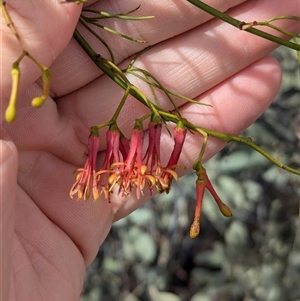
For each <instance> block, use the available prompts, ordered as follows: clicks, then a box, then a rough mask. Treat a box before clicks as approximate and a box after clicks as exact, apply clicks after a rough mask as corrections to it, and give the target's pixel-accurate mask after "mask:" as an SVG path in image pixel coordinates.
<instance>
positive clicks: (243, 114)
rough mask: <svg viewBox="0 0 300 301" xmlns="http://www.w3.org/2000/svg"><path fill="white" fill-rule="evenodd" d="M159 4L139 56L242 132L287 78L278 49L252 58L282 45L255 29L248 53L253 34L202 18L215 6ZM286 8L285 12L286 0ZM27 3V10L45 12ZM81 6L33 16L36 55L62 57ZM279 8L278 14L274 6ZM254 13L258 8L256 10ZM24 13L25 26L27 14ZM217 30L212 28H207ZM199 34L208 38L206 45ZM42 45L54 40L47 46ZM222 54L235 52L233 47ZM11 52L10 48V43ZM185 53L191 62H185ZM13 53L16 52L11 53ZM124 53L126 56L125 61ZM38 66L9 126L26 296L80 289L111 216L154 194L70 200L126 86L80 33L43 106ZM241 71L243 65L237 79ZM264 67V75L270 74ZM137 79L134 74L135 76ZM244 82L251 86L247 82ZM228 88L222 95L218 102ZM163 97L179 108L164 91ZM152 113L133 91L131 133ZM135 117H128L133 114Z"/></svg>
mask: <svg viewBox="0 0 300 301" xmlns="http://www.w3.org/2000/svg"><path fill="white" fill-rule="evenodd" d="M40 2H41V3H40V4H37V5H41V9H43V6H44V5H45V4H43V3H42V1H40ZM53 2H55V3H58V2H56V1H53ZM102 2H104V1H99V2H97V3H96V4H95V5H96V6H97V7H98V8H101V10H103V11H111V9H110V7H109V5H110V4H107V3H102ZM119 2H120V3H121V2H122V4H120V5H121V6H122V7H120V8H118V9H117V12H120V11H128V10H130V9H132V8H133V7H135V6H137V5H135V3H132V2H130V1H119ZM129 2H130V3H129ZM133 2H134V1H133ZM170 2H171V3H172V1H170ZM237 2H243V1H229V3H230V4H229V5H231V6H235V5H237V4H238V3H237ZM262 2H263V3H262ZM267 2H268V1H261V4H260V5H261V8H260V10H261V11H263V10H264V9H265V7H267V5H268V4H267ZM294 2H295V3H294V4H295V6H296V5H297V4H296V1H294ZM155 3H156V2H153V3H152V7H151V10H150V4H146V3H145V4H143V5H142V8H141V11H140V14H141V15H155V11H153V9H157V11H158V12H159V15H158V16H157V18H156V19H155V21H154V22H153V21H152V22H151V21H143V22H144V23H141V25H140V26H141V27H139V29H138V33H137V34H138V35H140V36H142V37H143V38H144V39H145V40H147V41H149V43H150V44H153V45H154V44H157V43H158V42H161V43H160V44H158V45H157V46H155V47H153V48H152V49H151V50H150V51H149V52H147V53H146V54H145V55H144V56H143V57H142V58H141V60H140V64H142V66H145V68H147V69H148V70H150V72H152V73H153V74H154V75H156V76H158V77H159V78H160V79H161V80H162V82H163V83H164V84H166V85H167V86H169V87H176V90H178V91H179V92H180V93H183V94H185V95H187V96H189V97H195V98H196V99H199V100H201V101H204V102H206V103H210V104H212V105H213V106H214V107H213V108H207V107H203V106H199V105H198V106H197V105H191V104H185V105H183V103H179V105H182V106H181V110H182V112H183V114H185V115H184V116H186V117H188V118H189V119H190V120H191V121H193V122H195V123H197V124H199V125H203V126H205V127H208V128H214V129H217V130H219V131H224V132H230V133H238V132H240V131H241V130H242V129H244V128H245V127H246V126H248V125H249V124H250V123H251V122H253V121H254V120H255V119H256V118H257V117H258V116H259V115H260V114H261V112H263V111H264V109H265V108H266V107H267V106H268V104H269V103H270V101H271V100H272V98H273V97H274V94H275V93H276V92H277V88H276V89H272V85H273V87H274V86H276V87H277V86H278V85H279V78H280V71H279V68H278V66H277V65H276V63H275V62H274V61H273V59H271V58H266V59H263V60H261V61H259V62H257V63H255V64H253V65H252V66H250V67H248V68H246V67H247V66H249V65H250V64H251V63H253V62H255V61H257V60H259V59H260V58H262V57H263V56H265V55H266V54H267V53H268V52H269V51H270V50H271V48H272V47H273V45H269V44H268V43H265V42H261V44H258V43H257V41H258V40H257V39H255V38H253V37H249V36H248V39H249V40H247V51H248V52H249V53H250V54H251V55H248V56H246V55H244V53H243V51H245V49H244V47H246V46H245V45H243V44H241V43H236V44H230V45H229V44H228V42H227V41H228V40H230V39H238V38H239V35H241V33H239V32H237V31H235V30H234V29H232V31H230V32H226V34H227V35H228V36H227V37H226V39H225V38H224V34H225V31H226V30H227V28H226V27H224V25H220V24H221V23H220V22H217V21H216V22H215V21H214V22H210V23H209V24H207V25H203V26H199V25H200V23H202V22H203V21H205V20H206V19H205V18H208V17H207V16H205V14H203V13H201V12H199V11H198V10H197V9H192V8H191V6H190V5H188V4H186V3H184V1H182V2H180V4H172V5H170V6H169V7H168V10H166V11H163V9H164V7H159V3H160V1H157V3H156V5H157V7H155ZM46 5H48V4H46ZM153 5H154V6H153ZM222 5H223V7H222ZM218 8H219V9H222V10H226V9H227V8H228V7H225V4H221V7H218ZM273 8H274V6H272V9H273ZM274 9H275V8H274ZM276 9H277V11H280V9H281V8H280V7H279V3H278V7H277V8H276ZM56 10H61V11H63V12H64V14H65V15H63V13H61V14H60V15H57V11H56ZM114 10H115V9H114ZM243 11H247V4H245V5H244V6H239V7H238V8H236V9H235V11H233V14H236V15H239V14H240V13H242V12H243ZM258 11H259V8H258ZM27 13H28V16H27V17H28V18H29V17H31V18H32V17H35V16H30V12H27ZM186 13H189V16H191V17H190V18H189V19H188V20H185V19H183V18H182V16H183V15H185V14H186ZM291 13H292V8H291ZM78 14H79V7H78V6H75V5H73V4H70V5H62V6H58V7H57V8H56V9H52V10H48V13H47V15H46V16H40V17H38V19H36V20H33V21H35V22H36V23H35V26H37V25H36V24H38V25H39V26H40V28H42V29H43V30H41V31H40V32H35V33H34V34H36V37H35V38H36V40H37V41H39V43H40V44H41V45H42V46H41V45H35V47H36V48H34V49H33V52H35V53H34V55H35V56H36V57H38V58H40V57H41V56H42V57H43V59H41V61H43V63H45V64H48V65H49V64H52V61H53V56H54V57H56V55H57V54H59V53H60V52H61V51H62V50H63V48H64V47H65V46H66V45H65V44H66V41H67V40H68V39H69V38H70V37H71V34H72V31H73V29H74V26H75V23H76V20H77V18H78ZM167 14H168V16H167ZM270 14H271V15H276V11H274V12H273V13H272V12H270ZM65 16H67V18H66V17H65ZM54 19H56V20H57V24H56V25H55V28H54V29H53V28H49V27H48V28H47V27H46V25H47V24H49V22H50V20H54ZM167 19H168V22H166V20H167ZM248 19H251V14H249V17H248ZM20 20H21V18H20ZM22 20H25V19H22ZM199 20H201V22H200V21H199ZM109 22H112V21H109ZM113 22H114V24H113V25H112V23H110V24H111V26H114V27H115V28H117V29H118V26H121V25H122V24H124V23H120V22H122V21H113ZM174 22H176V28H174ZM15 24H16V26H17V27H18V17H16V19H15ZM120 24H121V25H120ZM126 24H127V25H126V26H124V27H122V28H121V29H120V31H122V32H124V30H125V31H128V33H129V35H135V34H136V32H134V30H136V27H133V26H134V25H131V24H132V23H129V24H130V25H128V23H126ZM122 26H123V25H122ZM131 26H132V27H131ZM138 26H139V25H138ZM192 28H194V29H193V30H192V31H189V30H190V29H192ZM62 29H64V30H62ZM47 30H48V31H47ZM209 30H210V32H212V36H209V35H207V34H206V33H207V32H209ZM8 33H9V30H7V34H8ZM34 34H33V35H34ZM21 35H22V33H21ZM58 35H59V36H60V38H59V39H57V36H58ZM214 35H215V37H213V36H214ZM199 36H201V39H202V40H201V47H199V43H198V41H199V39H198V37H199ZM216 37H217V38H216ZM110 39H111V42H110V45H111V46H112V48H113V50H114V51H115V53H117V55H116V60H117V62H120V63H121V62H122V61H124V60H125V59H126V58H127V57H129V56H131V55H134V53H136V52H137V51H139V50H141V49H142V47H144V46H143V45H136V44H133V43H132V42H128V41H123V40H120V39H119V38H116V37H113V38H110ZM162 41H163V42H162ZM41 42H42V43H41ZM28 45H29V46H30V43H29V42H28ZM93 46H94V45H93ZM95 48H96V49H98V50H99V53H101V52H103V51H104V50H103V49H102V48H100V49H99V46H96V47H95ZM207 48H208V49H210V51H209V52H208V53H207V52H206V50H205V49H207ZM12 49H13V48H12ZM44 49H45V50H47V51H45V52H43V50H44ZM49 49H50V50H51V51H48V50H49ZM119 49H122V52H121V51H119ZM243 49H244V50H243ZM224 53H227V54H228V55H226V57H225V56H224ZM238 53H242V54H240V55H237V54H238ZM53 54H54V55H53ZM11 55H12V54H11V52H9V53H8V54H7V56H11ZM183 59H184V60H186V62H185V63H182V61H183ZM13 60H15V57H13V58H10V59H9V60H8V61H11V62H12V61H13ZM11 62H8V63H7V65H5V66H4V67H5V68H3V72H5V70H9V68H10V66H11ZM174 62H176V63H175V64H174ZM123 64H124V66H126V62H123ZM30 66H31V65H30V64H29V63H28V62H25V64H24V66H23V68H24V70H25V71H24V74H25V75H24V76H23V79H24V81H23V87H24V88H23V93H22V95H21V96H20V100H19V103H18V116H17V120H16V121H15V123H14V124H11V125H4V128H5V130H6V131H7V132H8V134H9V135H10V137H11V138H12V140H13V141H14V143H15V144H16V146H17V148H18V151H19V171H18V184H17V188H15V186H13V185H12V183H11V182H9V183H8V185H10V186H11V187H10V188H11V191H15V192H16V203H15V209H16V212H15V226H14V229H15V230H14V233H12V232H10V231H7V236H6V237H5V239H7V245H11V246H12V259H11V260H12V263H11V279H10V281H11V291H10V294H11V295H10V296H11V297H10V298H11V300H14V299H16V300H18V299H19V298H20V299H21V298H23V300H24V296H26V298H28V300H46V299H49V300H76V299H77V298H78V295H79V293H80V290H81V287H82V281H83V276H84V271H85V264H88V263H90V262H91V260H92V259H93V258H94V256H95V255H96V253H97V250H98V248H99V245H100V244H101V243H102V242H103V240H104V238H105V237H106V235H107V233H108V231H109V229H110V227H111V224H112V222H113V220H115V219H118V218H121V217H122V216H124V215H126V214H128V213H129V212H131V211H132V210H134V209H135V208H136V207H138V206H139V205H141V204H142V203H143V202H144V201H146V200H147V197H148V196H147V195H145V196H144V197H143V198H142V199H141V200H136V199H135V198H134V196H132V197H129V198H127V199H126V200H124V199H121V198H118V197H117V196H114V198H113V200H112V203H111V204H108V203H107V202H106V201H104V200H99V201H98V202H97V203H93V202H87V203H83V202H79V203H76V202H74V201H72V200H70V199H69V197H68V190H69V189H70V187H71V185H72V183H73V181H74V175H73V171H74V170H75V169H76V168H78V167H79V166H82V165H83V164H84V161H85V155H84V154H85V152H86V143H87V136H88V134H89V127H90V126H91V125H95V124H98V123H102V122H106V121H108V119H109V118H110V117H111V116H112V114H113V113H114V109H115V108H116V106H117V104H118V102H119V101H120V99H121V97H122V91H121V89H116V88H115V87H116V86H115V84H114V83H112V82H111V81H110V79H108V78H107V77H105V76H102V74H101V72H100V71H99V70H98V69H97V68H96V67H95V66H94V65H93V63H92V62H90V61H89V60H88V59H86V56H85V55H84V53H83V51H82V50H81V49H80V47H79V46H78V45H77V44H76V42H75V41H74V40H72V41H71V42H70V43H69V45H68V46H67V48H66V49H65V50H64V52H63V53H62V54H61V55H60V56H59V57H58V58H57V59H56V60H55V61H54V63H53V64H52V66H51V70H52V88H51V89H52V96H55V97H53V98H51V99H48V100H47V101H46V103H45V105H44V106H43V107H42V108H40V109H38V110H36V109H33V108H31V107H30V100H31V99H32V98H33V97H34V96H37V95H39V94H41V89H40V85H39V82H34V83H32V82H33V81H34V80H35V79H36V78H37V77H38V70H33V71H32V70H31V67H30ZM244 68H246V69H244ZM243 69H244V70H243ZM188 71H189V73H188ZM8 72H9V71H8ZM235 73H237V76H235V77H232V78H229V77H230V76H231V75H233V74H235ZM4 74H5V75H6V74H8V73H7V72H6V73H4ZM199 77H201V80H200V81H201V82H199ZM262 77H263V78H264V82H262V81H261V78H262ZM228 78H229V79H228ZM130 80H132V82H133V83H134V82H135V80H134V79H132V78H130ZM224 80H226V81H225V82H222V81H224ZM245 83H246V84H247V85H248V88H247V87H244V90H243V91H238V89H239V88H240V85H242V84H245ZM28 85H29V87H28V88H26V89H25V87H27V86H28ZM257 85H259V87H260V91H259V92H258V91H251V87H254V86H257ZM2 87H4V89H3V91H4V93H3V95H4V97H3V102H4V101H5V99H6V96H7V95H8V94H9V91H10V85H9V82H7V83H6V82H3V85H2ZM208 89H211V90H210V92H209V94H208V93H204V92H205V91H206V90H208ZM250 92H251V93H250ZM200 94H201V95H200ZM199 95H200V96H199ZM220 97H222V98H221V99H222V101H221V102H218V104H217V101H218V100H220ZM164 101H165V103H164ZM162 105H163V106H164V108H166V109H171V107H170V105H168V104H167V101H166V100H164V99H162ZM144 112H146V111H145V109H144V108H143V107H142V106H141V105H139V104H138V103H137V102H136V101H135V100H132V101H131V100H130V101H129V102H128V104H126V106H125V108H124V113H123V115H122V116H123V117H121V119H120V124H119V125H120V127H122V130H124V132H125V133H127V134H128V133H130V129H131V128H132V125H133V122H134V119H135V118H137V117H139V116H140V115H141V114H142V113H144ZM199 114H203V115H202V116H205V120H204V121H203V120H200V121H197V120H198V118H199ZM127 116H130V120H128V118H127ZM104 136H105V135H104V132H101V137H104ZM102 140H104V139H102ZM222 145H223V144H222V143H221V142H218V141H212V142H211V144H210V146H209V147H208V152H207V155H206V158H209V157H210V156H212V155H213V154H215V153H216V152H217V151H218V150H219V149H220V148H221V147H222ZM195 146H196V147H195ZM171 148H172V145H170V146H168V145H166V147H165V149H164V152H165V156H167V154H168V153H169V152H170V149H171ZM199 148H200V142H199V137H192V136H191V137H189V138H188V141H187V144H186V149H188V150H189V151H188V152H183V156H182V164H184V165H187V166H191V164H192V161H193V159H195V157H196V155H197V151H198V150H199ZM101 150H102V152H103V151H104V150H105V141H102V143H101ZM102 155H103V154H102ZM4 204H5V206H6V207H7V209H6V212H7V213H8V215H9V212H11V214H12V215H9V216H10V217H11V216H13V213H12V212H13V210H14V203H13V202H12V201H11V199H9V200H7V201H6V203H4ZM7 220H8V223H7V227H9V225H10V224H13V223H14V220H13V218H8V219H7ZM5 227H6V225H5ZM12 235H13V236H12ZM12 237H13V239H12ZM8 250H9V248H8ZM7 258H9V257H7ZM7 262H8V263H9V260H8V261H7ZM7 267H8V268H9V265H7ZM13 287H15V289H13Z"/></svg>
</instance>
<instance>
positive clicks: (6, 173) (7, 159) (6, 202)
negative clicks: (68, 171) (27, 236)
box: [0, 133, 18, 300]
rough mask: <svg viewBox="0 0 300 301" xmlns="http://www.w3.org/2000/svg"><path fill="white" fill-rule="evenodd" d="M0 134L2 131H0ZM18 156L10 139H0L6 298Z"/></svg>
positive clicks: (1, 267) (0, 246)
mask: <svg viewBox="0 0 300 301" xmlns="http://www.w3.org/2000/svg"><path fill="white" fill-rule="evenodd" d="M1 136H2V133H1ZM17 166H18V156H17V150H16V147H15V145H14V144H13V143H12V142H11V141H7V140H2V138H1V140H0V273H1V274H0V299H1V300H8V299H9V298H8V294H9V281H10V278H11V277H10V270H11V252H12V245H13V234H14V216H15V214H14V212H15V198H16V190H17Z"/></svg>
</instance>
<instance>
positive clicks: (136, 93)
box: [74, 0, 300, 175]
mask: <svg viewBox="0 0 300 301" xmlns="http://www.w3.org/2000/svg"><path fill="white" fill-rule="evenodd" d="M188 1H189V0H188ZM74 37H75V39H76V40H77V42H78V43H79V44H80V45H81V47H82V48H83V49H84V50H85V52H86V53H87V54H88V55H89V57H90V58H91V59H92V60H93V62H94V63H95V64H96V65H97V66H98V67H99V68H100V69H101V70H102V71H103V72H104V73H105V74H106V75H108V76H109V77H110V78H111V79H112V80H113V81H114V82H115V83H116V84H117V85H119V86H120V87H121V88H122V89H124V90H125V91H127V89H129V94H131V95H132V96H133V97H135V98H136V99H137V100H138V101H140V102H141V103H142V104H143V105H145V106H146V107H148V108H149V101H148V100H147V98H146V97H145V95H144V94H143V93H142V92H141V91H140V90H139V89H138V88H137V87H135V86H134V85H132V86H131V83H130V82H129V81H124V80H123V79H121V78H120V77H119V76H117V75H116V73H115V72H114V71H113V69H111V68H109V67H108V66H107V65H106V64H105V63H104V61H103V60H102V59H101V57H100V56H99V55H98V54H97V53H96V52H95V51H94V50H93V49H92V48H91V47H90V45H89V44H88V43H87V42H86V41H85V39H84V38H83V37H82V35H81V34H80V33H79V32H78V30H75V32H74ZM150 103H151V102H150ZM151 106H153V107H154V108H155V110H156V115H157V116H161V117H163V120H164V121H171V122H173V123H176V124H177V123H178V121H182V122H183V123H184V125H185V126H186V127H187V128H188V129H189V130H191V131H196V132H198V133H200V134H201V135H203V136H204V137H205V136H211V137H215V138H219V139H221V140H224V141H226V142H230V141H236V142H239V143H243V144H245V145H248V146H249V147H251V148H252V149H254V150H256V151H257V152H259V153H260V154H261V155H263V156H264V157H266V158H267V159H268V160H269V161H270V162H272V163H273V164H275V165H276V166H278V167H280V168H282V169H284V170H286V171H289V172H291V173H294V174H296V175H300V171H299V170H296V169H294V168H291V167H289V166H286V165H284V164H282V163H280V162H279V161H277V160H276V159H275V158H274V157H272V156H271V155H269V154H268V153H267V152H266V151H264V150H263V149H261V148H260V147H259V146H257V145H256V144H254V143H253V142H252V141H251V139H250V138H243V137H239V136H234V135H227V134H223V133H219V132H215V131H212V130H209V129H206V128H202V127H196V126H195V125H193V124H192V123H190V122H188V121H187V120H186V119H184V118H182V117H180V116H177V115H176V114H173V113H171V112H167V111H164V110H162V109H161V108H159V107H158V106H156V105H155V104H153V103H151ZM204 133H205V134H204Z"/></svg>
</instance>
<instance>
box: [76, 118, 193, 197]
mask: <svg viewBox="0 0 300 301" xmlns="http://www.w3.org/2000/svg"><path fill="white" fill-rule="evenodd" d="M161 129H162V124H161V121H160V120H157V118H156V117H153V118H152V120H151V121H150V123H149V126H148V133H149V138H148V146H147V149H146V152H145V154H144V155H143V147H144V130H143V126H142V122H141V121H139V120H137V121H136V124H135V126H134V128H133V130H132V133H131V139H130V141H129V140H128V139H126V138H125V137H124V136H123V135H122V133H121V132H120V130H119V129H118V128H117V126H116V125H114V126H111V127H110V128H109V130H108V131H107V134H106V140H107V147H106V153H105V157H104V160H103V163H102V165H101V167H100V169H99V170H97V166H96V162H97V160H96V159H97V153H98V149H99V144H100V137H99V135H98V132H97V133H92V134H91V135H90V137H89V143H88V156H87V159H86V163H85V165H84V168H79V169H77V172H78V174H77V177H76V181H75V183H74V184H73V186H72V188H71V190H70V197H71V198H73V197H74V195H77V199H78V200H79V199H83V200H85V201H87V200H88V199H89V197H90V191H92V198H93V200H95V201H96V200H98V199H99V197H100V195H102V194H103V195H104V197H105V199H107V200H108V201H110V195H111V193H113V192H114V191H117V193H118V195H120V196H127V195H128V194H129V193H131V192H132V191H133V189H135V191H136V196H137V198H140V197H141V195H143V191H144V189H145V187H147V188H148V189H149V191H150V194H152V193H153V188H154V187H156V189H157V191H158V192H160V193H161V192H167V193H168V192H169V191H170V186H171V183H172V180H173V179H176V180H177V178H178V175H177V173H176V168H177V167H178V160H179V157H180V154H181V150H182V147H183V144H184V141H185V136H186V131H187V130H186V128H185V126H184V125H183V123H182V122H179V123H178V124H177V126H176V127H175V129H174V134H173V138H174V149H173V151H172V153H171V155H170V158H169V161H168V163H167V164H166V166H163V165H162V162H161V156H160V149H161V147H160V141H161Z"/></svg>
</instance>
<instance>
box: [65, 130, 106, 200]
mask: <svg viewBox="0 0 300 301" xmlns="http://www.w3.org/2000/svg"><path fill="white" fill-rule="evenodd" d="M99 145H100V137H99V135H98V133H96V134H95V133H93V134H91V135H90V136H89V139H88V156H87V159H86V162H85V164H84V167H83V168H79V169H77V170H76V171H77V172H79V173H78V175H77V177H76V181H75V183H74V184H73V186H72V188H71V190H70V197H71V198H73V196H74V195H75V194H77V201H78V200H80V199H83V200H84V201H87V200H88V198H89V196H90V186H92V194H93V199H94V200H96V199H98V198H99V191H98V187H97V181H96V178H95V174H96V161H97V153H98V149H99ZM91 180H92V181H91Z"/></svg>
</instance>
